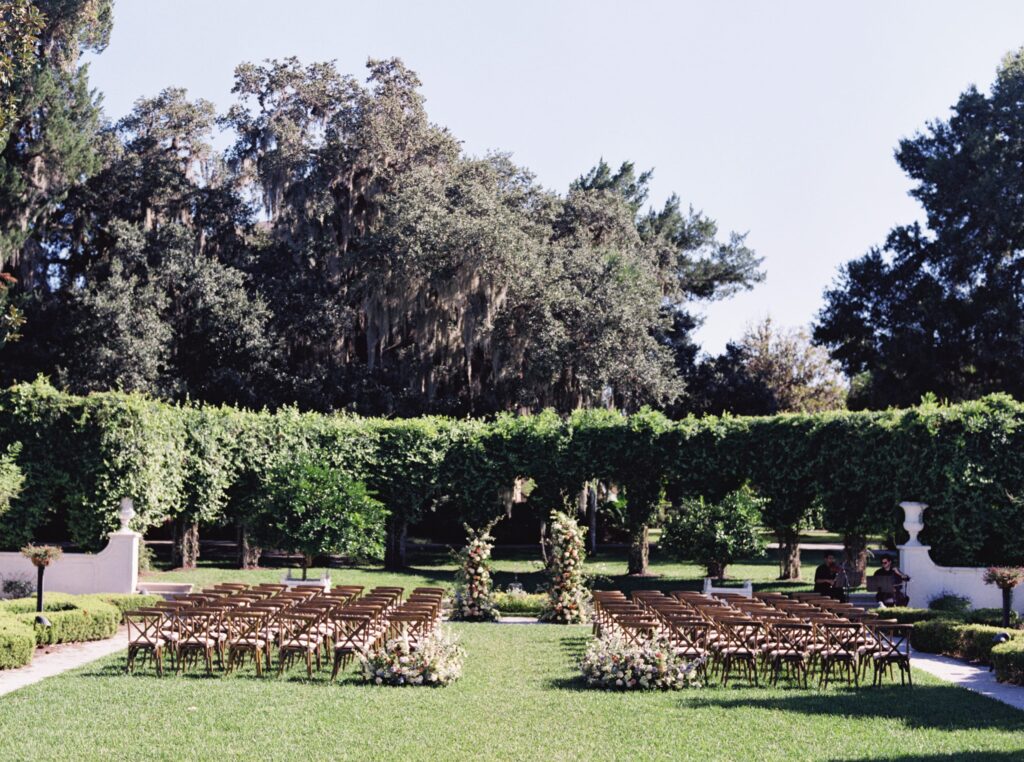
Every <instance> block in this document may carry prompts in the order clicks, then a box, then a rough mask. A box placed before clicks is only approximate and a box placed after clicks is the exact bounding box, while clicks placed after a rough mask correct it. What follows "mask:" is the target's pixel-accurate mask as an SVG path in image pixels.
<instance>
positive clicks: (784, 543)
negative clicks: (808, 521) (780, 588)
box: [775, 528, 800, 579]
mask: <svg viewBox="0 0 1024 762" xmlns="http://www.w3.org/2000/svg"><path fill="white" fill-rule="evenodd" d="M775 538H776V539H777V540H778V543H779V579H800V532H799V530H796V529H792V528H786V529H777V530H775Z"/></svg>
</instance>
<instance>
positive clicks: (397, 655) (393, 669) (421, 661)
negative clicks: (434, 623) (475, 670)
mask: <svg viewBox="0 0 1024 762" xmlns="http://www.w3.org/2000/svg"><path fill="white" fill-rule="evenodd" d="M465 659H466V651H465V649H463V648H462V646H460V645H459V642H458V639H457V638H456V637H455V636H454V635H453V634H451V633H450V632H449V631H447V630H446V629H442V628H440V627H438V628H437V629H435V630H433V631H431V633H430V634H429V635H427V636H425V637H423V638H421V639H420V640H419V641H418V642H416V643H415V644H414V643H413V642H412V641H410V640H409V638H408V637H407V636H404V635H403V636H402V637H398V638H393V639H391V640H389V641H387V642H386V643H384V644H383V645H379V646H377V647H376V648H373V649H371V650H369V651H367V652H365V653H363V654H361V655H360V657H359V664H360V674H361V675H362V678H363V681H364V682H367V683H373V684H375V685H437V686H440V685H450V684H451V683H454V682H455V681H456V680H458V679H459V677H461V676H462V665H463V662H464V661H465Z"/></svg>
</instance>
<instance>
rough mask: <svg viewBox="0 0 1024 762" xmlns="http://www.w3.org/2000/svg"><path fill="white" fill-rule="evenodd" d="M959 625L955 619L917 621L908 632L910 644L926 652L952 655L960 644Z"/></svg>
mask: <svg viewBox="0 0 1024 762" xmlns="http://www.w3.org/2000/svg"><path fill="white" fill-rule="evenodd" d="M959 627H960V623H959V622H958V621H956V620H955V619H947V618H939V619H932V620H925V621H918V622H917V623H916V624H915V625H914V629H913V631H912V632H911V633H910V645H912V646H913V647H914V648H915V649H916V650H918V651H922V652H924V653H926V654H949V655H954V654H956V653H957V651H958V649H959V646H960V632H959V630H958V628H959Z"/></svg>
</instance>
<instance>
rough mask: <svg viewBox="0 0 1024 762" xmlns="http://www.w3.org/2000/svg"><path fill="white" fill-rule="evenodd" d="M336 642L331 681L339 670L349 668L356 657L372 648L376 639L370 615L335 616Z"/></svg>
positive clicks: (349, 614)
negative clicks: (349, 664)
mask: <svg viewBox="0 0 1024 762" xmlns="http://www.w3.org/2000/svg"><path fill="white" fill-rule="evenodd" d="M334 625H335V632H336V640H335V641H334V667H333V669H332V670H331V680H334V679H335V678H336V677H337V676H338V672H339V670H341V669H342V668H343V667H346V666H348V663H349V662H350V661H351V660H352V658H353V657H354V656H356V655H357V654H359V653H362V652H363V651H365V650H367V649H368V648H370V647H371V646H372V644H373V641H374V637H373V635H372V633H371V631H370V630H371V628H370V615H369V614H357V613H348V612H342V613H340V614H335V615H334Z"/></svg>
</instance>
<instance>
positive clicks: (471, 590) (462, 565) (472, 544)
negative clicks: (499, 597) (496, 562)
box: [451, 521, 498, 622]
mask: <svg viewBox="0 0 1024 762" xmlns="http://www.w3.org/2000/svg"><path fill="white" fill-rule="evenodd" d="M493 527H494V522H493V521H492V522H491V523H490V524H488V525H487V526H485V527H484V528H483V529H480V530H474V529H473V528H471V527H469V526H466V534H467V536H468V542H467V543H466V547H464V548H463V549H462V552H461V553H459V572H458V574H457V576H456V579H455V597H454V599H453V601H452V613H451V618H452V619H461V620H463V621H467V622H493V621H495V620H496V619H497V618H498V609H497V608H496V607H495V605H494V591H493V588H492V583H491V550H492V549H493V548H494V538H493V537H492V536H491V529H492V528H493Z"/></svg>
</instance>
